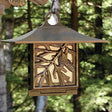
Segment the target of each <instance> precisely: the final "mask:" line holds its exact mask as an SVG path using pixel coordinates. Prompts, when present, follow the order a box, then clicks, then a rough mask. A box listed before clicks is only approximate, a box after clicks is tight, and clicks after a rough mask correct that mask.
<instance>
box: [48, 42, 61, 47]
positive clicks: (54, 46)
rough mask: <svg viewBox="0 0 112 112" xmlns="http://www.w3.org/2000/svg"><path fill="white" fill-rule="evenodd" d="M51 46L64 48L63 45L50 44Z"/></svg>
mask: <svg viewBox="0 0 112 112" xmlns="http://www.w3.org/2000/svg"><path fill="white" fill-rule="evenodd" d="M50 46H53V47H62V44H54V43H53V44H50Z"/></svg>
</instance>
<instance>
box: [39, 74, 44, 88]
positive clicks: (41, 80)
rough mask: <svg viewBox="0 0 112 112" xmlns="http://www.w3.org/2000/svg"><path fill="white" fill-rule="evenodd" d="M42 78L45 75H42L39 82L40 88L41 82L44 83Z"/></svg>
mask: <svg viewBox="0 0 112 112" xmlns="http://www.w3.org/2000/svg"><path fill="white" fill-rule="evenodd" d="M44 77H45V75H42V76H41V78H40V81H39V87H41V86H42V83H43V81H44Z"/></svg>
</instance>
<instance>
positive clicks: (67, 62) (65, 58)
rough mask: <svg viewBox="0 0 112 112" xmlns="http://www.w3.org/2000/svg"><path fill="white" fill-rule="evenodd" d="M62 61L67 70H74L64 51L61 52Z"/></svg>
mask: <svg viewBox="0 0 112 112" xmlns="http://www.w3.org/2000/svg"><path fill="white" fill-rule="evenodd" d="M62 61H63V63H64V65H65V66H66V67H67V69H68V70H70V71H72V72H74V71H75V69H74V66H73V64H72V63H71V61H70V60H68V59H67V56H66V55H65V54H64V53H63V54H62Z"/></svg>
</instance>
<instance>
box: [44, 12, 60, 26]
mask: <svg viewBox="0 0 112 112" xmlns="http://www.w3.org/2000/svg"><path fill="white" fill-rule="evenodd" d="M51 14H55V15H56V16H57V19H58V23H57V24H56V25H61V21H60V15H59V13H58V12H52V11H49V12H48V13H47V14H46V15H45V23H44V25H46V26H47V25H50V24H49V23H48V16H49V15H51ZM54 26H55V25H54Z"/></svg>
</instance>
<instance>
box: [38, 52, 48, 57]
mask: <svg viewBox="0 0 112 112" xmlns="http://www.w3.org/2000/svg"><path fill="white" fill-rule="evenodd" d="M48 54H49V52H47V53H46V52H43V53H40V54H39V55H38V57H43V56H46V55H48Z"/></svg>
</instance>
